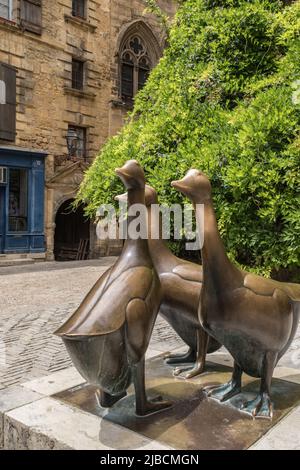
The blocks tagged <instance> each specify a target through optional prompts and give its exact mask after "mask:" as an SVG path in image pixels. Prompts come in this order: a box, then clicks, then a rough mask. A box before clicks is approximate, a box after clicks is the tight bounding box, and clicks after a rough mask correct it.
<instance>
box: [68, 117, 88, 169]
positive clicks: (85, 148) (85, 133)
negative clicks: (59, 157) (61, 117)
mask: <svg viewBox="0 0 300 470" xmlns="http://www.w3.org/2000/svg"><path fill="white" fill-rule="evenodd" d="M70 129H74V130H75V132H76V133H77V135H78V130H80V131H82V133H83V139H82V142H83V155H81V156H79V155H78V154H76V155H71V156H70V158H71V159H76V160H81V161H84V162H85V161H87V159H88V145H87V142H88V138H87V137H88V128H87V127H85V126H78V125H76V124H71V123H69V124H68V130H70Z"/></svg>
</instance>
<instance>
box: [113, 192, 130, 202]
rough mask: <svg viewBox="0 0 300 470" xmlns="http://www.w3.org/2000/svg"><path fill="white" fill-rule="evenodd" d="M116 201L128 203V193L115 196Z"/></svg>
mask: <svg viewBox="0 0 300 470" xmlns="http://www.w3.org/2000/svg"><path fill="white" fill-rule="evenodd" d="M115 201H118V202H127V193H123V194H118V195H117V196H115Z"/></svg>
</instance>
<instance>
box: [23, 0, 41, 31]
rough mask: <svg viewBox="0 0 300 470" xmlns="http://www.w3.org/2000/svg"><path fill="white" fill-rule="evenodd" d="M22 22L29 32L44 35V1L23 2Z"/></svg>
mask: <svg viewBox="0 0 300 470" xmlns="http://www.w3.org/2000/svg"><path fill="white" fill-rule="evenodd" d="M20 20H21V26H22V27H23V28H24V29H26V30H27V31H31V32H32V33H36V34H42V0H21V17H20Z"/></svg>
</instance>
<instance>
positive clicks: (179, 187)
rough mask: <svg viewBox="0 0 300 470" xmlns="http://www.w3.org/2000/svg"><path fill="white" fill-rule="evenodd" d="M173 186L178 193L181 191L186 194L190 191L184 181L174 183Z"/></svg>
mask: <svg viewBox="0 0 300 470" xmlns="http://www.w3.org/2000/svg"><path fill="white" fill-rule="evenodd" d="M171 186H172V187H173V188H175V189H177V191H180V192H181V193H185V192H186V191H187V189H188V188H187V186H185V185H184V183H183V181H182V180H178V181H172V183H171Z"/></svg>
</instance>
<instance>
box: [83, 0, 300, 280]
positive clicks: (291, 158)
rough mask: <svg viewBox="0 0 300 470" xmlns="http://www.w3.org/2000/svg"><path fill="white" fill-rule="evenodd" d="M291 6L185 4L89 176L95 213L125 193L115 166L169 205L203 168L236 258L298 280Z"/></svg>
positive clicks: (299, 170) (296, 10)
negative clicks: (133, 166)
mask: <svg viewBox="0 0 300 470" xmlns="http://www.w3.org/2000/svg"><path fill="white" fill-rule="evenodd" d="M288 3H291V2H281V1H265V0H260V1H258V0H253V1H251V0H248V1H246V0H244V1H242V0H226V1H223V0H222V1H221V0H216V1H214V0H187V1H185V2H182V4H181V6H180V8H179V10H178V13H177V15H176V18H175V20H174V22H173V24H172V27H171V29H170V32H169V46H168V48H167V50H166V51H165V54H164V56H163V58H162V59H161V61H160V63H159V64H158V66H157V67H156V68H155V69H154V70H153V72H152V73H151V75H150V78H149V80H148V82H147V84H146V86H145V88H144V89H143V90H142V91H141V92H140V93H139V94H138V96H137V98H136V100H135V106H134V110H133V112H132V114H131V116H130V119H129V121H128V123H127V124H126V125H125V127H124V128H123V129H122V131H121V132H120V133H119V134H118V135H117V136H116V137H113V138H112V139H110V140H109V141H108V142H107V144H106V145H105V146H104V148H103V149H102V151H101V153H100V155H99V156H98V157H97V159H96V160H95V162H94V164H93V165H92V166H91V167H90V169H89V170H88V171H87V173H86V176H85V179H84V182H83V184H82V186H81V189H80V192H79V195H78V200H81V201H84V202H85V203H86V204H87V212H88V213H89V214H90V215H94V214H95V211H96V210H97V208H98V206H99V205H100V204H101V203H103V202H111V201H112V198H113V196H114V194H116V193H119V192H120V191H123V188H122V186H121V185H120V183H119V181H118V179H117V178H116V177H115V175H114V171H113V170H114V168H115V167H116V166H118V165H121V164H122V163H123V162H124V161H126V160H128V159H130V158H136V159H138V160H139V161H140V162H141V164H142V165H143V166H144V168H145V170H146V174H147V179H148V181H149V183H150V184H152V185H153V186H154V187H155V188H156V189H157V191H158V193H159V195H160V201H161V202H165V203H174V202H179V201H182V199H181V196H180V194H178V193H177V192H176V191H174V190H173V189H172V188H171V187H170V182H171V180H172V179H177V178H180V177H182V176H183V175H184V174H185V172H186V171H187V169H189V168H191V167H196V168H199V169H201V170H203V171H204V172H205V173H206V174H207V175H208V176H209V177H210V178H211V181H212V185H213V190H214V201H215V206H216V210H217V215H218V220H219V228H220V230H221V234H222V236H223V238H224V241H225V243H226V248H227V250H228V252H229V254H230V257H231V258H232V259H234V260H236V261H237V262H238V263H240V264H241V265H243V266H245V267H247V269H252V270H257V271H261V272H264V273H265V274H270V273H271V272H273V274H276V272H278V271H279V270H284V269H285V270H289V273H290V277H292V274H291V273H293V272H295V270H296V268H298V267H299V265H300V134H299V123H300V100H299V99H298V98H299V93H298V94H297V90H295V86H297V80H299V79H300V39H299V32H300V2H299V1H297V2H292V3H291V4H290V5H289V4H288ZM295 83H296V85H295ZM293 97H294V99H293Z"/></svg>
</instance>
